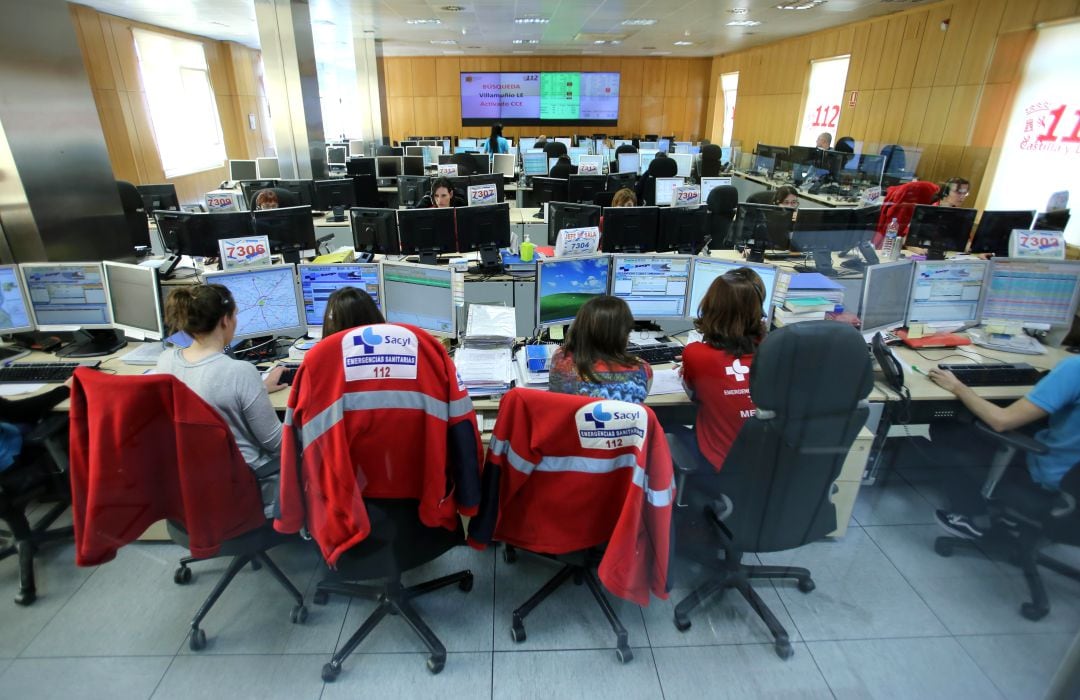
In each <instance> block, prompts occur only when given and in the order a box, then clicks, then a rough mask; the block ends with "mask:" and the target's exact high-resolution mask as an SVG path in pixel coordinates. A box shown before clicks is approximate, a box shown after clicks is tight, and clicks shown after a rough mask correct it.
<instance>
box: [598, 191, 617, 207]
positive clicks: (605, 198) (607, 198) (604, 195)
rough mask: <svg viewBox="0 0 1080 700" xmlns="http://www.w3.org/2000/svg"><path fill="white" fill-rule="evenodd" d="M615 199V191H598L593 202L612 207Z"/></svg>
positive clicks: (600, 205) (599, 205)
mask: <svg viewBox="0 0 1080 700" xmlns="http://www.w3.org/2000/svg"><path fill="white" fill-rule="evenodd" d="M613 199H615V193H614V192H597V193H596V194H595V195H593V202H592V203H593V204H595V205H596V206H598V207H610V206H611V200H613Z"/></svg>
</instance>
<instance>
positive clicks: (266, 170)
mask: <svg viewBox="0 0 1080 700" xmlns="http://www.w3.org/2000/svg"><path fill="white" fill-rule="evenodd" d="M255 164H256V170H258V171H259V178H260V179H263V180H276V179H278V178H279V177H281V166H280V165H279V164H278V159H277V158H256V159H255Z"/></svg>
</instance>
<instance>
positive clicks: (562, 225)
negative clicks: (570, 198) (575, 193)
mask: <svg viewBox="0 0 1080 700" xmlns="http://www.w3.org/2000/svg"><path fill="white" fill-rule="evenodd" d="M600 213H601V209H600V207H598V206H595V205H592V204H573V203H569V202H551V203H549V204H548V221H547V223H548V245H555V242H556V241H557V240H558V238H559V231H562V230H563V229H567V228H585V227H587V226H599V225H600Z"/></svg>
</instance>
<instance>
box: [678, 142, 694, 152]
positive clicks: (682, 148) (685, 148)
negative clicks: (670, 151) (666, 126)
mask: <svg viewBox="0 0 1080 700" xmlns="http://www.w3.org/2000/svg"><path fill="white" fill-rule="evenodd" d="M691 146H693V144H692V143H690V142H689V141H676V142H675V151H674V152H675V153H689V152H690V147H691Z"/></svg>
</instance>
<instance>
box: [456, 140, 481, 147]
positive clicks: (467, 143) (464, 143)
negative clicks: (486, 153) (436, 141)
mask: <svg viewBox="0 0 1080 700" xmlns="http://www.w3.org/2000/svg"><path fill="white" fill-rule="evenodd" d="M457 145H458V146H459V147H465V148H476V146H477V144H476V139H467V138H459V139H458V141H457Z"/></svg>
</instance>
